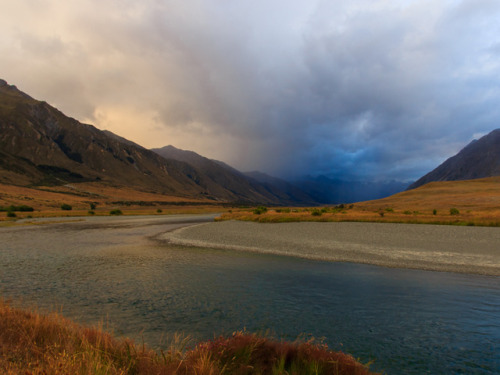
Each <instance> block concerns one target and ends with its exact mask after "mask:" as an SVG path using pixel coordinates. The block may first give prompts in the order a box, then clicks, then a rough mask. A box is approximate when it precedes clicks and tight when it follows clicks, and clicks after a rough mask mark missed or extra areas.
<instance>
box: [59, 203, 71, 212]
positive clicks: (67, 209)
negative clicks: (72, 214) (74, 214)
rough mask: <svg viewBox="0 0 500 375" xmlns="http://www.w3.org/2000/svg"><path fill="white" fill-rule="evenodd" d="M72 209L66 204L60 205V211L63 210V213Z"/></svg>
mask: <svg viewBox="0 0 500 375" xmlns="http://www.w3.org/2000/svg"><path fill="white" fill-rule="evenodd" d="M72 209H73V207H72V206H71V205H69V204H67V203H63V204H61V210H64V211H71V210H72Z"/></svg>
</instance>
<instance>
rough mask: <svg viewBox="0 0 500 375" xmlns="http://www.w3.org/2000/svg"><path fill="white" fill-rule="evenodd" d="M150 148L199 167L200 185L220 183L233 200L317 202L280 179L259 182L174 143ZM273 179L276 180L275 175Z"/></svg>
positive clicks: (208, 187) (209, 187)
mask: <svg viewBox="0 0 500 375" xmlns="http://www.w3.org/2000/svg"><path fill="white" fill-rule="evenodd" d="M152 151H154V152H156V153H157V154H159V155H161V156H163V157H165V158H168V159H174V160H178V161H182V162H186V163H189V164H190V165H192V166H194V167H195V168H197V169H198V170H200V171H203V174H204V179H203V180H202V181H200V182H199V183H200V185H201V186H203V187H204V188H205V189H206V190H207V191H209V192H213V193H215V192H216V189H217V188H218V187H219V186H223V187H224V188H225V189H227V190H229V191H230V192H231V194H232V196H231V198H232V199H233V200H235V201H245V200H248V197H249V196H250V195H251V196H252V197H255V198H258V199H259V201H260V202H271V203H272V202H275V203H279V204H283V205H292V204H302V205H304V204H310V205H314V204H316V203H317V202H316V201H314V199H312V198H311V197H310V196H308V195H307V194H305V193H303V192H300V191H299V189H297V188H293V187H291V185H290V184H287V183H286V182H284V181H283V183H280V184H279V185H280V186H276V185H273V184H272V183H269V181H266V182H263V181H260V180H259V179H258V178H254V177H253V176H251V175H250V176H249V175H246V174H243V173H241V172H239V171H238V170H236V169H234V168H233V167H231V166H229V165H227V164H225V163H224V162H221V161H217V160H212V159H208V158H206V157H204V156H201V155H199V154H197V153H196V152H193V151H186V150H181V149H178V148H175V147H174V146H165V147H162V148H156V149H152ZM275 180H276V181H278V179H275ZM276 181H275V182H276Z"/></svg>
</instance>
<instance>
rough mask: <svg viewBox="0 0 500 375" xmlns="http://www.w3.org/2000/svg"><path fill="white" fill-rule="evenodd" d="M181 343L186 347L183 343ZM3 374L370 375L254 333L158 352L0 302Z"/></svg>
mask: <svg viewBox="0 0 500 375" xmlns="http://www.w3.org/2000/svg"><path fill="white" fill-rule="evenodd" d="M181 341H182V340H181ZM0 373H2V374H89V375H90V374H179V375H191V374H193V375H194V374H196V375H209V374H210V375H212V374H213V375H215V374H228V375H229V374H248V375H250V374H262V375H264V374H273V375H274V374H297V375H299V374H346V375H347V374H360V375H362V374H370V372H369V371H368V369H367V368H366V367H364V366H362V365H361V364H359V363H358V362H356V361H355V360H354V359H353V358H352V357H351V356H349V355H346V354H343V353H337V352H332V351H329V350H328V349H327V347H326V346H323V345H314V344H312V343H310V342H303V343H283V342H278V341H273V340H270V339H266V338H263V337H260V336H258V335H254V334H247V333H242V332H239V333H235V334H233V336H231V337H227V338H224V337H220V338H218V339H215V340H212V341H209V342H204V343H200V344H198V345H197V346H195V347H194V348H193V349H191V350H187V351H186V350H183V348H179V347H178V346H172V347H171V348H170V349H169V350H168V351H166V352H165V351H160V352H159V353H158V352H155V351H153V350H151V349H149V348H147V347H146V346H144V345H140V346H139V345H135V344H134V343H133V342H132V341H130V340H128V339H122V340H118V339H116V338H113V337H112V336H111V335H110V334H108V333H105V332H103V331H102V330H101V329H98V328H86V327H81V326H79V325H77V324H75V323H73V322H71V321H69V320H67V319H64V318H62V317H61V316H60V315H57V314H50V315H46V316H44V315H40V314H37V313H34V312H27V311H23V310H19V309H15V308H12V307H11V306H10V305H8V304H6V303H5V302H2V301H0Z"/></svg>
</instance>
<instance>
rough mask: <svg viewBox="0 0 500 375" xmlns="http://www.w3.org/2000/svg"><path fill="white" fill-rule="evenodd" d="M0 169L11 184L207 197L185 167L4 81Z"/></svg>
mask: <svg viewBox="0 0 500 375" xmlns="http://www.w3.org/2000/svg"><path fill="white" fill-rule="evenodd" d="M0 170H1V171H2V173H0V182H2V183H7V184H12V185H43V184H46V185H47V184H48V185H58V184H65V183H68V182H89V181H100V182H104V183H109V184H111V185H115V186H129V187H134V188H138V189H142V190H145V191H155V192H160V193H163V194H171V195H177V196H181V197H182V196H184V197H193V198H195V197H196V198H206V197H209V195H208V194H207V193H206V192H205V191H204V190H203V189H202V188H201V187H200V186H199V185H198V184H197V183H196V181H195V178H193V176H192V175H195V174H196V171H195V170H194V168H192V167H191V166H189V165H188V164H185V163H180V162H178V161H175V160H166V159H164V158H162V157H160V156H158V155H157V154H155V153H154V152H152V151H149V150H147V149H145V148H143V147H141V146H138V145H136V144H134V143H132V142H129V141H126V142H125V141H124V140H123V139H122V138H120V137H118V136H114V135H113V136H112V135H110V133H109V132H103V131H101V130H98V129H97V128H95V127H94V126H92V125H86V124H82V123H80V122H78V121H77V120H75V119H73V118H69V117H67V116H65V115H64V114H63V113H61V112H60V111H58V110H57V109H56V108H54V107H51V106H50V105H49V104H47V103H46V102H41V101H38V100H35V99H33V98H31V97H30V96H28V95H26V94H25V93H23V92H21V91H19V90H18V89H17V88H16V87H15V86H10V85H8V84H7V82H5V81H3V80H0ZM190 173H192V175H190ZM212 198H214V199H215V197H212Z"/></svg>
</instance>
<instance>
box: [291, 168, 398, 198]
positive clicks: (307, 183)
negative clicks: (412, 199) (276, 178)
mask: <svg viewBox="0 0 500 375" xmlns="http://www.w3.org/2000/svg"><path fill="white" fill-rule="evenodd" d="M293 184H294V185H295V186H297V187H298V188H300V189H301V190H302V191H305V192H307V193H308V194H309V195H310V196H312V197H313V198H314V199H315V200H317V201H319V202H324V203H329V204H337V203H353V202H361V201H368V200H374V199H380V198H385V197H388V196H390V195H393V194H396V193H399V192H401V191H403V190H405V189H406V187H407V186H408V183H405V182H401V181H392V180H389V181H348V180H342V179H338V178H332V177H328V176H323V175H320V176H305V177H303V178H301V179H298V180H295V181H293Z"/></svg>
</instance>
